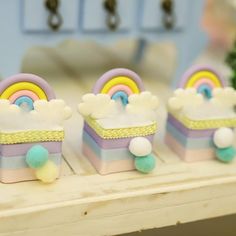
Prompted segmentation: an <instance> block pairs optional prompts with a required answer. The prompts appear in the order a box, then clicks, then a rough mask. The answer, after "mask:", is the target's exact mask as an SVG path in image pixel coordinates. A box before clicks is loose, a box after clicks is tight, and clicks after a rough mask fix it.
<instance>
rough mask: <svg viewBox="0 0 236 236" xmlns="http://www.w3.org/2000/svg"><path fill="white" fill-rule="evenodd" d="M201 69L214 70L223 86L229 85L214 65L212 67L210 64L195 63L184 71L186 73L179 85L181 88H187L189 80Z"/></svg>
mask: <svg viewBox="0 0 236 236" xmlns="http://www.w3.org/2000/svg"><path fill="white" fill-rule="evenodd" d="M199 71H209V72H212V73H214V74H215V75H216V76H217V77H218V79H219V81H220V82H221V84H222V87H225V86H226V85H227V84H226V82H225V81H224V79H223V78H222V76H221V75H220V74H219V73H218V72H217V71H216V70H215V69H214V68H213V67H211V66H209V65H194V66H192V67H191V68H190V69H189V70H187V71H186V72H185V73H184V75H183V76H182V78H181V80H180V83H179V85H178V87H179V88H185V85H186V83H187V82H188V80H189V78H190V77H191V76H192V75H193V74H195V73H198V72H199ZM204 79H206V78H204Z"/></svg>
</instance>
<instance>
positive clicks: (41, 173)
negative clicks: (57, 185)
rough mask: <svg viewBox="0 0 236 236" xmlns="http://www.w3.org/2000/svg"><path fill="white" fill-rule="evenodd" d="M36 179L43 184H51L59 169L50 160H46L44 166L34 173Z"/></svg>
mask: <svg viewBox="0 0 236 236" xmlns="http://www.w3.org/2000/svg"><path fill="white" fill-rule="evenodd" d="M35 175H36V177H37V179H39V180H41V181H42V182H43V183H52V182H54V181H55V180H56V178H57V177H58V175H59V168H58V167H57V166H56V165H55V163H54V162H53V161H51V160H48V161H47V162H46V164H45V165H43V166H42V167H41V168H39V169H37V170H36V171H35Z"/></svg>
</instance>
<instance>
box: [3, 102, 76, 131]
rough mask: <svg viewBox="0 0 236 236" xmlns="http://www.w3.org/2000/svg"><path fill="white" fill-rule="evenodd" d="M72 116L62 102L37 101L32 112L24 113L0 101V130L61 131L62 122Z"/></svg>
mask: <svg viewBox="0 0 236 236" xmlns="http://www.w3.org/2000/svg"><path fill="white" fill-rule="evenodd" d="M71 114H72V111H71V109H70V107H68V106H66V104H65V102H64V101H63V100H59V99H53V100H50V101H46V100H37V101H35V102H34V110H32V111H24V110H23V109H21V108H20V107H19V106H17V105H14V104H10V101H9V100H4V99H0V130H1V131H19V130H53V129H62V128H63V126H62V125H63V121H64V120H66V119H68V118H69V117H70V116H71Z"/></svg>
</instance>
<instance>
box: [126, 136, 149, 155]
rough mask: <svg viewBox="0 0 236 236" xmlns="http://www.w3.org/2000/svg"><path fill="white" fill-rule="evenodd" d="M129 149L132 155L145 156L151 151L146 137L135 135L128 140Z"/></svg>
mask: <svg viewBox="0 0 236 236" xmlns="http://www.w3.org/2000/svg"><path fill="white" fill-rule="evenodd" d="M129 151H130V152H131V153H132V154H133V155H134V156H147V155H149V154H150V153H151V152H152V144H151V143H150V141H149V140H148V139H146V138H143V137H136V138H133V139H132V140H131V141H130V143H129Z"/></svg>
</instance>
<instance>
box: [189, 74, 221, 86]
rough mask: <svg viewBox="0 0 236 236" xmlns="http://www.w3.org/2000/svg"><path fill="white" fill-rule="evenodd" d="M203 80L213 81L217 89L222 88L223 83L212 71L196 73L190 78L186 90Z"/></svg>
mask: <svg viewBox="0 0 236 236" xmlns="http://www.w3.org/2000/svg"><path fill="white" fill-rule="evenodd" d="M203 78H205V79H209V80H211V81H212V82H213V83H214V85H215V87H222V84H221V81H220V80H219V78H218V77H217V76H216V75H215V74H214V73H213V72H211V71H199V72H196V73H194V74H193V75H192V76H191V77H190V78H189V80H188V82H187V83H186V85H185V88H192V87H194V85H195V83H196V82H197V81H198V80H201V79H203Z"/></svg>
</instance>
